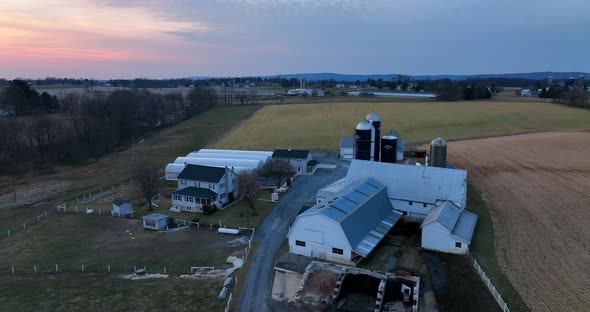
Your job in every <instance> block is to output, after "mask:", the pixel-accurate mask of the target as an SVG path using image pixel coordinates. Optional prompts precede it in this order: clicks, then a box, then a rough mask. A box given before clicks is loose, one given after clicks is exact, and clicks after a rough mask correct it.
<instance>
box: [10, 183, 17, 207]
mask: <svg viewBox="0 0 590 312" xmlns="http://www.w3.org/2000/svg"><path fill="white" fill-rule="evenodd" d="M11 179H12V196H13V198H14V202H15V203H16V184H14V177H11Z"/></svg>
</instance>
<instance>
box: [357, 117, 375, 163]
mask: <svg viewBox="0 0 590 312" xmlns="http://www.w3.org/2000/svg"><path fill="white" fill-rule="evenodd" d="M355 134H356V159H362V160H373V159H374V155H375V128H374V127H373V125H372V124H371V123H370V122H368V121H361V122H359V123H358V125H357V126H356V129H355Z"/></svg>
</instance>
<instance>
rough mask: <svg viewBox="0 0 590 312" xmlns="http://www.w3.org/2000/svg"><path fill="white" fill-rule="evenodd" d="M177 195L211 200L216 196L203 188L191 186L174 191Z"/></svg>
mask: <svg viewBox="0 0 590 312" xmlns="http://www.w3.org/2000/svg"><path fill="white" fill-rule="evenodd" d="M172 194H176V195H184V196H192V197H197V198H211V197H214V196H215V195H216V194H215V192H213V191H212V190H210V189H206V188H202V187H194V186H189V187H185V188H183V189H180V190H177V191H174V193H172Z"/></svg>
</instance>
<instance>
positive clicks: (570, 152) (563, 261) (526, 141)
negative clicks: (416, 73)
mask: <svg viewBox="0 0 590 312" xmlns="http://www.w3.org/2000/svg"><path fill="white" fill-rule="evenodd" d="M449 153H450V156H449V158H450V159H451V160H452V162H453V163H454V164H455V165H456V166H457V167H460V168H465V169H467V170H469V179H470V180H471V181H472V182H473V183H474V184H475V185H476V186H477V187H478V188H479V190H480V191H481V192H482V194H483V195H484V197H485V199H486V201H487V203H488V207H489V210H490V216H491V218H492V220H493V224H494V229H495V236H496V237H495V238H496V242H495V246H496V255H497V258H498V262H499V265H500V267H501V268H502V270H503V271H504V272H505V273H506V274H507V276H508V279H509V280H510V282H511V283H512V284H513V286H514V287H515V288H516V289H517V290H518V292H519V293H520V295H521V296H522V297H523V299H524V300H525V301H526V302H527V304H528V305H529V306H530V307H531V308H532V310H533V311H585V310H587V309H588V307H589V306H590V245H589V244H588V241H590V210H589V209H588V208H589V207H590V158H589V157H588V155H589V154H590V133H587V132H578V133H567V132H566V133H536V134H525V135H516V136H509V137H499V138H489V139H480V140H467V141H459V142H453V143H451V144H450V147H449Z"/></svg>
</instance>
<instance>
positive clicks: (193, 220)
mask: <svg viewBox="0 0 590 312" xmlns="http://www.w3.org/2000/svg"><path fill="white" fill-rule="evenodd" d="M191 221H192V222H199V221H200V219H199V218H192V219H191Z"/></svg>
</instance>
